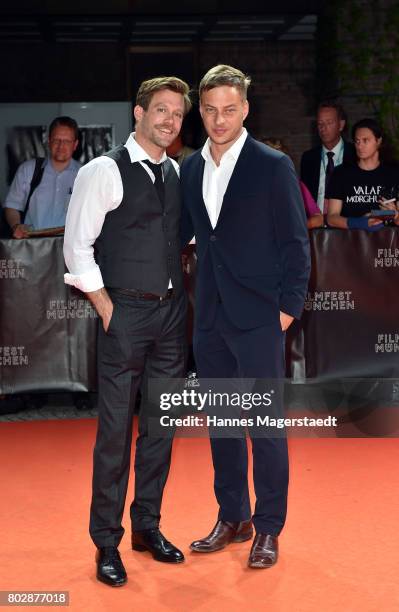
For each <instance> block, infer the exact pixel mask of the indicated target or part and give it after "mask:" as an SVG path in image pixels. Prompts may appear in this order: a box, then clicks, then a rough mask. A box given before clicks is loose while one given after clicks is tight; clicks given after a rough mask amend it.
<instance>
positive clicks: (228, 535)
mask: <svg viewBox="0 0 399 612" xmlns="http://www.w3.org/2000/svg"><path fill="white" fill-rule="evenodd" d="M252 536H253V529H252V521H251V520H249V521H242V522H240V523H229V522H228V521H221V520H219V521H218V522H217V523H216V525H215V526H214V528H213V529H212V531H211V533H210V534H209V535H208V536H207V537H206V538H204V539H203V540H196V541H195V542H193V543H192V544H190V548H191V550H192V551H194V552H215V550H221V549H222V548H224V547H225V546H227V544H230V543H231V542H246V540H250V539H251V538H252Z"/></svg>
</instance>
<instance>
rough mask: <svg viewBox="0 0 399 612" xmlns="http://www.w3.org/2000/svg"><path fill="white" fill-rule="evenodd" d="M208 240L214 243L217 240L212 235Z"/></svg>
mask: <svg viewBox="0 0 399 612" xmlns="http://www.w3.org/2000/svg"><path fill="white" fill-rule="evenodd" d="M209 240H210V241H211V242H215V240H217V238H216V236H215V235H214V234H212V236H211V237H210V238H209Z"/></svg>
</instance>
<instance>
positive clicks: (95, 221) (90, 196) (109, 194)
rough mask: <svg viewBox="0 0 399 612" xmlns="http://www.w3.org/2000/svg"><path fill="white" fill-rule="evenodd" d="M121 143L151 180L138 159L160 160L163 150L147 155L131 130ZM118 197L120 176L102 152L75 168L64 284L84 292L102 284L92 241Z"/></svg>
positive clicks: (120, 182)
mask: <svg viewBox="0 0 399 612" xmlns="http://www.w3.org/2000/svg"><path fill="white" fill-rule="evenodd" d="M125 147H126V149H127V150H128V152H129V156H130V160H131V162H132V164H133V163H135V162H140V163H141V165H142V166H143V168H144V169H145V170H146V172H147V173H148V174H149V176H150V177H151V180H152V182H153V183H154V182H155V176H154V173H153V172H152V170H151V169H150V168H149V166H147V164H144V163H143V162H142V160H144V159H148V160H150V161H151V162H152V163H154V164H155V163H162V162H164V161H165V160H166V159H167V156H166V153H165V152H164V154H163V155H162V157H161V159H160V160H159V161H156V160H154V159H151V157H150V156H149V155H148V153H146V151H144V149H143V148H142V147H141V146H140V145H139V144H138V143H137V142H136V140H135V139H134V133H133V134H130V136H129V138H128V140H127V142H126V144H125ZM171 162H172V164H173V166H174V168H175V170H176V172H177V173H179V166H178V164H177V163H176V162H175V161H174V160H173V159H172V160H171ZM122 199H123V184H122V179H121V175H120V172H119V169H118V166H117V164H116V162H115V161H114V160H113V159H111V158H110V157H107V156H105V155H102V156H101V157H96V158H95V159H92V160H91V161H90V162H89V163H88V164H86V165H85V166H83V168H81V169H80V170H79V173H78V175H77V177H76V180H75V184H74V188H73V193H72V196H71V200H70V203H69V208H68V213H67V218H66V224H65V238H64V257H65V263H66V265H67V268H68V270H69V272H70V274H65V275H64V280H65V283H66V284H68V285H74V286H75V287H77V288H78V289H80V290H81V291H84V292H89V291H97V289H101V288H102V287H104V283H103V279H102V275H101V271H100V268H99V267H98V265H97V264H96V262H95V259H94V249H93V245H94V242H95V241H96V239H97V238H98V236H99V235H100V233H101V230H102V227H103V223H104V219H105V215H106V214H107V213H108V212H110V211H111V210H115V209H116V208H118V206H119V205H120V203H121V202H122ZM115 240H117V236H115Z"/></svg>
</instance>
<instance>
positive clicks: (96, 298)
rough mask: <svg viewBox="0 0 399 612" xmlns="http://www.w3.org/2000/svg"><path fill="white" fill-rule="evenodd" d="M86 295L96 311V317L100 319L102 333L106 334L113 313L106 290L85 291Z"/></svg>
mask: <svg viewBox="0 0 399 612" xmlns="http://www.w3.org/2000/svg"><path fill="white" fill-rule="evenodd" d="M86 295H87V297H88V298H89V300H90V302H91V303H92V304H93V306H94V308H95V309H96V311H97V314H98V316H99V317H101V320H102V322H103V328H104V331H105V333H107V331H108V328H109V324H110V322H111V317H112V313H113V311H114V304H113V302H112V300H111V298H110V297H109V295H108V292H107V290H106V289H105V287H102V288H101V289H97V290H96V291H87V292H86Z"/></svg>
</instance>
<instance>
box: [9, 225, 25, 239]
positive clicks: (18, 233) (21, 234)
mask: <svg viewBox="0 0 399 612" xmlns="http://www.w3.org/2000/svg"><path fill="white" fill-rule="evenodd" d="M12 237H13V238H16V239H17V240H20V239H21V238H28V237H29V225H24V224H23V223H17V224H16V225H14V227H13V231H12Z"/></svg>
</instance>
